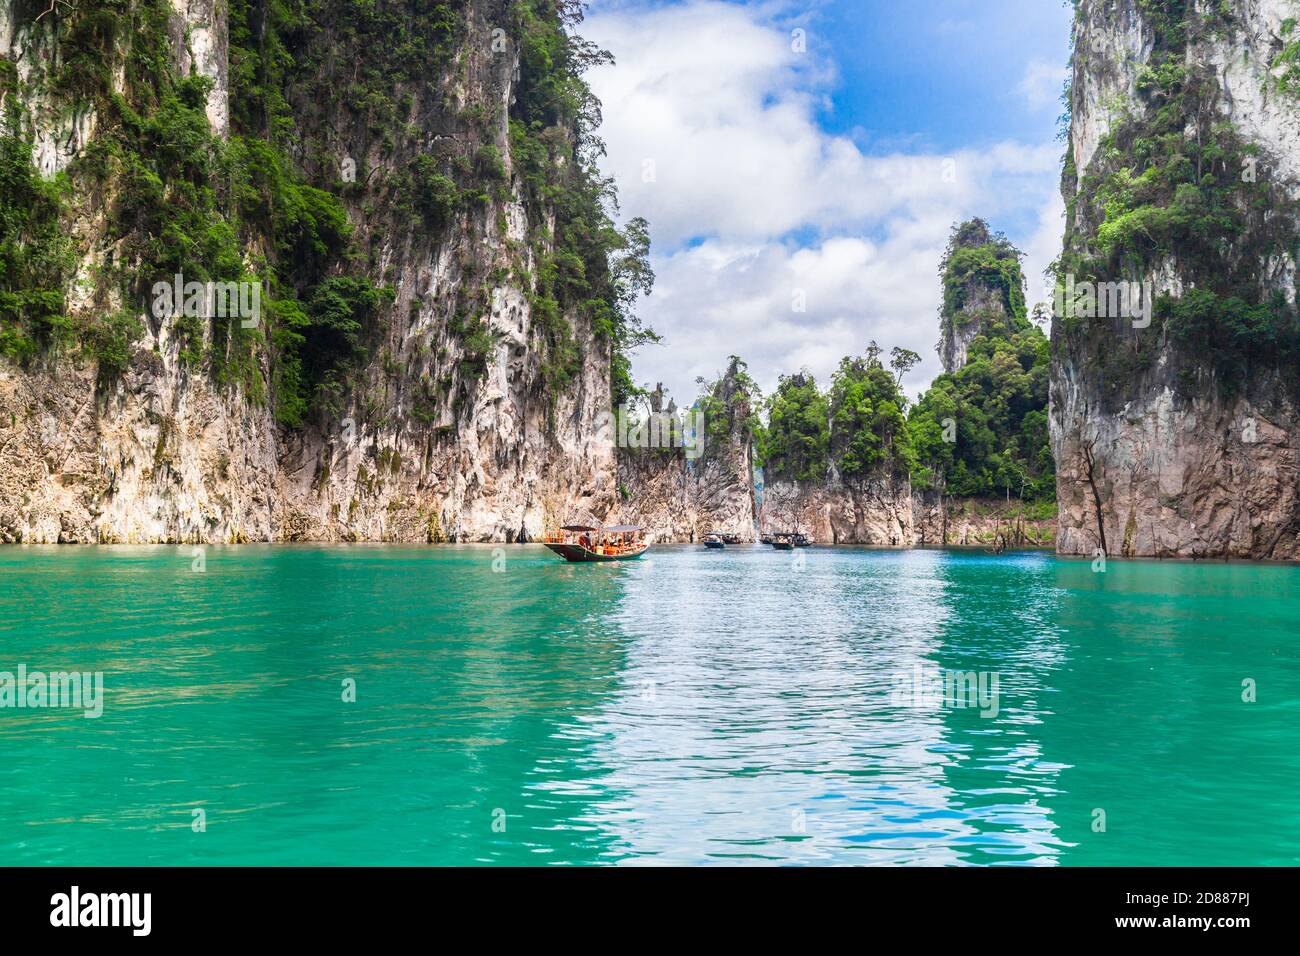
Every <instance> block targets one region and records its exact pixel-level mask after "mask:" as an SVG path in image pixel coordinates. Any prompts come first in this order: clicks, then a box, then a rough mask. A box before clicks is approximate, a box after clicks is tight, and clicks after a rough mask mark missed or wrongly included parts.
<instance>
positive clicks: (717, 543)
mask: <svg viewBox="0 0 1300 956" xmlns="http://www.w3.org/2000/svg"><path fill="white" fill-rule="evenodd" d="M704 546H705V547H706V548H709V549H710V550H713V551H721V550H722V549H724V548H725V547H726V546H727V540H726V538H724V537H723V536H722V535H720V534H715V533H713V532H710V533H709V534H706V535H705V536H704Z"/></svg>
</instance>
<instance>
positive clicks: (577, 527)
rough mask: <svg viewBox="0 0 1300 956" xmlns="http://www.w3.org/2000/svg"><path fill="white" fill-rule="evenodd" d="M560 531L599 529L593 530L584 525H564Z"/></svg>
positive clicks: (597, 529) (589, 526)
mask: <svg viewBox="0 0 1300 956" xmlns="http://www.w3.org/2000/svg"><path fill="white" fill-rule="evenodd" d="M560 530H561V531H599V530H600V529H599V528H593V527H592V526H591V525H586V524H566V525H565V526H564V527H563V528H561V529H560Z"/></svg>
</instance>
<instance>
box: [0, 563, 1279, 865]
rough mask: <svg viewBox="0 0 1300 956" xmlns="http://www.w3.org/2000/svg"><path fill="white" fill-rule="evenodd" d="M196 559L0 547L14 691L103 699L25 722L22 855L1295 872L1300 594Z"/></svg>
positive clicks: (15, 741) (1263, 577)
mask: <svg viewBox="0 0 1300 956" xmlns="http://www.w3.org/2000/svg"><path fill="white" fill-rule="evenodd" d="M192 551H193V549H192V548H190V547H188V546H187V547H179V548H178V547H151V548H136V547H102V548H80V547H6V548H0V671H9V672H16V671H17V668H18V666H19V665H20V664H22V665H26V667H27V668H28V670H29V671H33V670H44V671H56V670H83V671H96V670H99V671H103V673H104V710H103V715H102V716H101V717H99V718H98V719H87V718H85V717H83V716H82V712H81V711H80V710H68V709H62V710H59V709H45V710H33V709H23V710H18V709H13V708H7V709H0V860H3V861H4V862H5V863H7V864H490V863H504V864H578V863H659V864H686V863H692V864H695V863H817V864H845V863H849V864H854V863H861V864H868V863H870V864H1033V865H1052V864H1066V865H1093V864H1154V865H1166V864H1295V863H1297V862H1298V861H1300V568H1297V567H1294V566H1263V565H1241V564H1234V565H1223V564H1187V563H1155V562H1119V561H1112V562H1110V564H1109V565H1108V567H1107V569H1106V572H1105V573H1102V574H1097V573H1094V572H1093V570H1092V566H1091V563H1090V562H1088V561H1071V560H1061V559H1057V558H1055V557H1054V556H1051V555H1048V554H1043V553H1022V554H1012V555H1006V556H1000V557H992V556H988V555H984V554H981V553H969V552H968V553H961V552H953V551H912V552H883V551H870V550H865V549H851V548H838V549H829V548H814V549H811V550H809V551H804V552H796V553H795V555H794V556H791V555H790V554H781V553H777V552H774V551H772V550H771V549H770V548H761V547H752V548H749V547H740V548H729V549H728V550H727V551H725V552H706V551H704V550H703V549H701V548H697V547H688V546H675V547H658V548H655V549H654V550H652V551H651V552H650V554H649V555H647V557H646V559H643V560H641V561H639V562H632V563H626V564H619V565H587V566H575V565H568V564H565V563H563V562H562V561H560V560H559V559H557V558H555V557H554V556H552V555H551V554H550V553H549V552H548V551H546V550H544V549H543V548H541V547H537V546H527V547H519V546H516V547H507V548H503V549H497V550H495V551H494V549H493V548H492V547H491V546H464V547H450V546H444V547H436V548H405V547H384V546H336V547H294V546H274V547H273V546H244V547H231V548H221V547H209V548H207V549H206V552H205V556H204V559H203V560H204V563H205V570H202V571H194V570H191V569H192V567H193V566H194V565H195V558H194V556H193V554H192ZM800 564H802V567H800V566H799V565H800ZM918 668H919V672H920V673H921V674H922V675H930V674H931V673H932V672H936V671H938V670H939V669H943V670H951V671H961V672H976V673H983V674H984V675H985V676H986V678H988V680H989V681H991V679H992V678H991V676H990V675H992V674H997V676H998V695H997V699H996V702H997V714H996V716H991V715H990V716H981V710H980V709H979V706H978V705H977V703H976V701H974V700H972V701H971V703H972V706H970V707H961V708H959V707H955V706H949V704H950V703H955V702H956V701H952V700H950V701H944V700H942V699H940V700H927V699H926V698H925V696H923V689H922V694H907V693H903V690H904V689H906V688H911V687H913V686H914V682H915V679H916V675H917V673H918ZM347 680H352V681H355V686H356V700H355V702H345V701H344V699H343V697H344V691H345V684H344V682H345V681H347ZM1248 680H1249V681H1253V682H1255V683H1254V686H1255V688H1256V691H1255V692H1256V694H1257V700H1256V702H1254V703H1247V702H1243V700H1242V696H1243V681H1248ZM918 689H921V688H918ZM986 689H990V690H991V683H986ZM918 704H919V705H920V706H918ZM990 711H991V708H987V707H986V708H985V709H984V712H985V713H986V714H989V713H990ZM196 809H202V810H203V811H204V813H205V814H206V830H205V831H203V832H195V829H194V826H195V816H194V812H193V811H195V810H196ZM1100 812H1104V832H1096V830H1095V827H1097V826H1099V825H1100V821H1101V820H1102V818H1101V816H1100V815H1099V813H1100ZM503 828H504V829H503Z"/></svg>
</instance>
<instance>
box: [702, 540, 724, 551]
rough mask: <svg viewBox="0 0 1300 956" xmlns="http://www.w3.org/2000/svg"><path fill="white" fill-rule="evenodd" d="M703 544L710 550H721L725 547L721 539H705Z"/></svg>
mask: <svg viewBox="0 0 1300 956" xmlns="http://www.w3.org/2000/svg"><path fill="white" fill-rule="evenodd" d="M704 546H705V547H706V548H708V549H709V550H711V551H721V550H722V549H723V548H725V547H726V545H725V544H723V543H722V542H721V541H705V542H704Z"/></svg>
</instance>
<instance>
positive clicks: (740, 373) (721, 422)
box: [616, 356, 758, 542]
mask: <svg viewBox="0 0 1300 956" xmlns="http://www.w3.org/2000/svg"><path fill="white" fill-rule="evenodd" d="M756 401H757V389H756V388H755V386H754V383H753V382H752V381H751V380H750V378H749V376H748V374H747V373H746V372H745V366H744V363H743V362H741V361H740V359H738V358H736V357H735V356H733V357H732V358H731V362H730V364H729V366H728V368H727V371H726V373H725V374H724V375H723V376H722V377H721V378H720V379H718V381H716V382H714V383H713V384H712V385H710V386H709V387H708V389H706V391H705V393H704V394H703V395H702V396H701V397H700V399H699V401H698V402H696V404H695V406H694V407H693V408H692V409H691V410H690V412H689V413H687V414H686V415H685V416H680V415H679V414H678V411H677V409H676V407H675V406H674V405H673V404H672V403H671V402H670V403H667V404H665V401H664V396H663V391H662V386H661V387H660V388H659V389H657V390H656V392H655V393H653V394H651V395H650V397H649V401H648V413H649V415H652V416H666V417H667V420H669V421H678V420H681V421H682V422H683V425H684V427H685V429H686V430H688V431H689V432H690V434H689V435H688V439H687V441H685V442H683V443H679V445H688V446H689V447H666V448H665V447H659V448H654V447H647V448H637V447H628V445H629V444H630V443H628V442H622V443H621V447H620V449H619V455H618V481H619V493H620V499H621V501H620V503H619V505H618V506H617V508H616V512H617V514H618V515H619V516H620V519H621V520H624V521H629V522H634V523H637V524H640V525H642V526H643V527H645V528H646V530H647V532H648V533H649V534H650V535H651V536H652V537H653V538H654V539H655V540H658V541H686V542H692V541H699V540H701V539H702V538H703V536H704V535H706V534H708V533H709V532H711V531H716V532H718V533H720V534H727V535H735V536H736V537H737V538H739V539H740V541H742V542H752V541H757V540H758V521H757V517H758V516H757V506H756V502H755V496H754V434H753V429H754V424H755V422H756V414H757V409H756V408H755V407H754V406H755V404H756ZM660 444H661V445H662V444H665V443H664V442H660ZM667 444H669V445H670V446H671V444H672V443H667Z"/></svg>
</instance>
